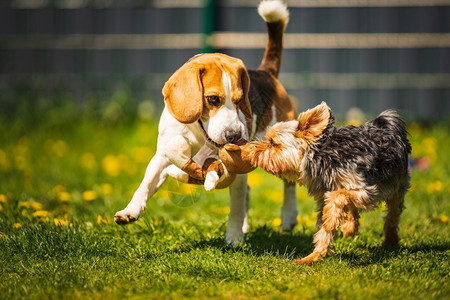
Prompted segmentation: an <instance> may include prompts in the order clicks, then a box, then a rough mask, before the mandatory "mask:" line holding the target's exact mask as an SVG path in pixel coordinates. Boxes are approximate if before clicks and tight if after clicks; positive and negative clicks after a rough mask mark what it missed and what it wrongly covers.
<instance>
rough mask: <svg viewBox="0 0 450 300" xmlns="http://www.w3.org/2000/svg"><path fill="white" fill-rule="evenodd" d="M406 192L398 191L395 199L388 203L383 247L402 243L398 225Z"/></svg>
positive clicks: (394, 196)
mask: <svg viewBox="0 0 450 300" xmlns="http://www.w3.org/2000/svg"><path fill="white" fill-rule="evenodd" d="M404 199H405V192H403V191H397V192H396V193H395V194H394V195H393V197H391V198H390V199H388V200H387V201H386V206H387V209H388V211H387V215H386V217H385V218H384V241H383V246H395V245H397V244H398V242H399V241H400V238H399V237H398V224H399V222H400V215H401V214H402V211H403V209H404V206H403V203H404Z"/></svg>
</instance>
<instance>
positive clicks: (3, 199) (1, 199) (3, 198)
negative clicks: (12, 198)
mask: <svg viewBox="0 0 450 300" xmlns="http://www.w3.org/2000/svg"><path fill="white" fill-rule="evenodd" d="M0 203H6V196H5V195H3V194H0Z"/></svg>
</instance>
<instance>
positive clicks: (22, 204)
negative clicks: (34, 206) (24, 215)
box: [19, 201, 31, 209]
mask: <svg viewBox="0 0 450 300" xmlns="http://www.w3.org/2000/svg"><path fill="white" fill-rule="evenodd" d="M19 207H21V208H27V209H28V208H30V207H31V205H30V202H28V201H21V202H19Z"/></svg>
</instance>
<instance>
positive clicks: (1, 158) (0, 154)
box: [0, 149, 8, 167]
mask: <svg viewBox="0 0 450 300" xmlns="http://www.w3.org/2000/svg"><path fill="white" fill-rule="evenodd" d="M7 163H8V160H7V158H6V153H5V151H3V150H2V149H0V167H5V166H6V164H7Z"/></svg>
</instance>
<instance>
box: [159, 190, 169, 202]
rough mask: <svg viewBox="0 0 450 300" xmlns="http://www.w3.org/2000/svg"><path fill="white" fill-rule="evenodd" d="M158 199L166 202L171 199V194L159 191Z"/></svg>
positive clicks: (166, 191)
mask: <svg viewBox="0 0 450 300" xmlns="http://www.w3.org/2000/svg"><path fill="white" fill-rule="evenodd" d="M158 197H159V198H162V199H164V200H169V199H170V192H169V191H168V190H159V191H158Z"/></svg>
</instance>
